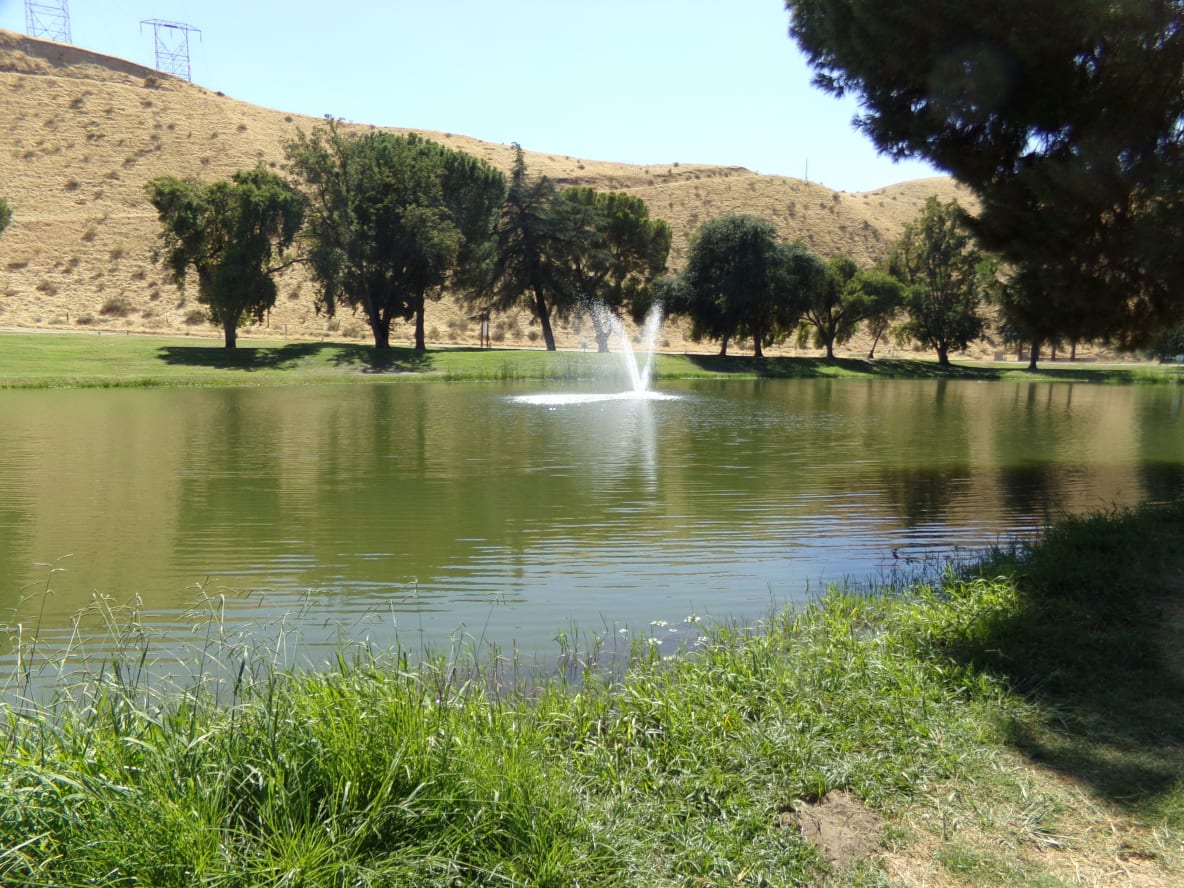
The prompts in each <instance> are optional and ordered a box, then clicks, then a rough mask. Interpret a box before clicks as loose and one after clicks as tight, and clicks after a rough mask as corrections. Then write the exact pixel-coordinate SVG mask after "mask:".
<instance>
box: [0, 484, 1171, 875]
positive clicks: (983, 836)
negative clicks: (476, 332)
mask: <svg viewBox="0 0 1184 888" xmlns="http://www.w3.org/2000/svg"><path fill="white" fill-rule="evenodd" d="M1182 589H1184V504H1177V505H1176V506H1172V507H1165V508H1158V509H1152V508H1148V509H1143V510H1140V511H1138V512H1135V513H1130V514H1127V513H1123V514H1115V515H1108V516H1096V517H1091V518H1087V519H1077V520H1072V521H1069V522H1067V523H1066V524H1064V525H1061V526H1059V527H1058V528H1056V529H1054V530H1053V531H1052V532H1051V533H1050V534H1049V536H1048V538H1047V539H1046V540H1045V541H1044V542H1043V543H1041V544H1040V545H1039V546H1038V547H1036V548H1035V549H1034V550H1032V551H1030V552H1025V553H1019V554H1016V553H1000V554H999V555H998V556H997V557H995V558H994V559H993V560H991V561H990V562H988V563H987V564H984V565H982V566H981V567H980V568H979V569H977V570H976V571H974V572H971V573H966V572H963V573H959V574H955V573H952V572H951V573H950V574H949V575H947V576H946V578H945V579H944V580H943V581H942V582H941V583H938V584H934V585H931V586H922V587H917V588H913V589H909V590H885V594H882V595H875V596H854V595H849V594H844V593H842V592H840V591H834V590H832V591H831V592H829V593H828V594H827V595H826V596H824V597H823V598H821V599H820V600H818V601H816V602H815V603H813V604H812V605H810V606H808V607H804V608H802V609H800V610H798V611H796V612H788V611H787V612H783V613H778V614H775V615H772V616H770V617H769V619H768V620H766V621H764V622H762V623H760V624H758V625H754V626H719V627H713V628H711V629H709V630H704V635H703V637H702V638H701V640H700V642H699V643H698V644H696V645H694V646H693V650H690V651H686V652H684V653H681V654H678V655H674V656H669V655H667V656H663V655H661V653H660V652H661V651H662V647H660V646H658V645H654V644H652V643H650V642H649V640H648V639H646V638H641V637H638V638H633V639H632V640H631V643H630V645H629V657H630V666H629V668H628V670H627V671H626V672H625V673H624V675H623V677H622V676H621V675H620V674H619V673H617V672H613V671H611V670H609V671H606V670H604V669H602V668H601V666H602V665H603V662H602V661H603V659H604V655H605V654H606V652H607V651H608V650H609V649H610V648H611V646H612V645H613V643H614V640H615V639H614V638H594V639H591V640H585V641H584V642H583V643H582V645H580V646H579V647H578V648H577V647H576V646H575V645H574V644H573V643H572V642H568V641H566V638H567V637H566V636H561V639H562V640H563V642H564V643H563V645H562V653H563V654H564V657H565V658H566V661H567V665H568V667H569V669H568V670H565V672H564V673H563V674H562V675H559V676H557V677H555V678H553V679H547V678H546V677H545V676H542V677H539V676H535V677H532V678H529V679H528V678H523V677H521V676H520V675H519V673H518V670H517V666H518V664H517V663H515V662H514V661H513V660H512V659H511V660H510V661H509V662H507V661H506V660H505V659H504V658H500V657H498V656H497V652H491V654H490V656H489V657H486V658H483V659H482V658H478V659H470V660H464V659H461V658H458V657H457V656H454V655H445V654H439V655H434V656H430V657H428V658H427V659H426V660H425V661H423V662H420V661H418V660H413V659H412V658H410V657H408V655H407V654H406V653H405V652H399V651H395V652H391V653H390V654H376V653H370V652H363V653H360V654H358V655H356V656H353V655H345V654H343V655H341V656H340V657H339V659H338V662H337V665H336V668H335V669H334V670H333V671H331V672H328V673H316V674H314V673H307V672H298V671H282V670H277V669H275V668H274V667H273V666H271V665H270V662H271V661H270V659H269V658H268V656H267V652H266V651H259V650H253V649H250V648H242V647H225V648H223V647H221V646H220V645H218V644H216V643H211V645H210V647H209V649H208V650H207V651H206V652H205V654H206V656H207V657H208V658H209V661H210V662H214V661H215V660H217V661H219V662H220V663H221V666H220V668H219V669H217V670H212V669H207V668H206V667H204V666H203V667H202V668H201V671H202V675H200V676H199V677H198V678H196V679H194V680H193V682H192V683H191V684H190V685H189V686H188V687H182V688H180V689H173V690H164V689H161V688H157V687H156V686H155V685H154V684H153V683H152V682H151V681H150V680H148V679H147V678H145V677H144V676H145V675H146V674H147V673H146V672H144V671H143V670H142V668H141V667H142V665H143V660H144V657H145V652H144V650H142V649H141V648H139V647H138V646H137V643H135V642H134V639H135V633H130V634H128V635H127V637H128V638H130V639H132V640H133V643H132V644H131V645H130V646H129V647H128V648H127V650H126V652H125V654H124V655H122V656H120V657H116V658H115V659H114V660H113V661H109V662H108V663H106V664H105V665H104V667H103V670H102V672H101V674H98V675H93V676H92V677H91V678H90V679H89V680H88V681H86V682H84V683H80V684H77V685H75V686H74V687H73V688H71V689H70V690H69V693H68V694H66V695H64V696H61V697H59V698H58V699H57V700H56V701H53V702H48V703H43V704H40V705H34V704H32V703H29V702H27V701H22V700H20V699H16V698H14V699H11V700H10V701H9V704H8V705H7V707H6V708H4V709H3V710H2V712H0V716H2V717H3V718H4V720H5V721H6V732H5V737H4V745H3V752H2V756H3V763H2V767H0V849H2V850H0V883H2V884H6V885H55V886H62V885H66V886H72V885H83V884H104V885H132V884H152V885H190V884H202V885H211V886H222V885H226V886H251V885H308V886H322V885H325V886H338V885H339V886H347V885H349V886H353V885H408V886H411V885H415V886H433V885H440V886H444V885H448V886H453V885H521V886H526V885H531V886H549V885H555V886H559V885H563V886H570V885H581V886H593V885H596V886H606V885H612V886H618V885H619V886H638V885H655V886H656V885H704V886H709V885H721V886H722V885H738V884H739V885H790V884H821V883H823V882H826V883H827V884H831V885H852V884H857V885H867V886H870V885H887V884H891V883H890V882H889V880H888V877H887V875H886V872H885V870H884V869H883V865H882V864H881V863H879V862H878V861H877V860H876V859H872V860H864V861H856V862H854V863H852V864H851V865H850V866H849V867H848V866H841V867H839V868H837V869H835V868H831V867H828V866H827V865H826V864H824V863H823V861H822V860H821V858H820V857H819V855H818V853H817V852H816V851H815V850H814V849H813V848H812V847H811V846H810V845H808V844H807V843H806V842H805V841H804V840H803V839H802V838H801V837H800V836H799V835H797V834H796V833H795V832H793V831H792V830H790V829H787V828H786V827H784V826H782V825H780V820H779V817H778V815H779V814H781V813H782V812H785V811H787V810H790V809H791V808H794V807H795V806H798V805H800V804H801V801H802V800H812V799H817V798H820V797H821V796H822V795H823V794H825V793H826V792H827V791H828V790H830V789H834V788H843V789H847V790H849V791H850V792H852V793H854V794H855V795H856V796H858V797H859V798H861V799H863V800H864V801H865V802H866V803H867V804H868V805H870V806H871V807H873V808H874V809H876V810H878V811H880V812H882V813H883V814H885V815H886V816H887V817H888V818H889V821H890V823H891V824H892V830H891V838H890V840H889V841H890V844H891V845H892V850H893V853H895V854H897V855H898V856H899V855H901V854H905V855H907V853H908V850H909V848H910V845H911V844H916V846H917V847H918V848H919V849H920V850H919V851H918V857H919V859H923V860H924V862H925V865H927V866H929V867H932V868H933V871H934V872H935V873H936V877H935V879H934V880H933V881H932V882H930V883H931V884H940V885H994V884H1000V880H1002V881H1003V882H1009V883H1011V884H1021V883H1022V884H1034V885H1047V886H1057V885H1067V884H1071V882H1070V881H1069V880H1067V879H1062V877H1061V876H1059V875H1058V874H1057V873H1058V871H1057V870H1056V868H1055V867H1054V866H1053V864H1054V863H1056V858H1057V855H1058V854H1062V858H1061V862H1062V863H1064V864H1065V865H1066V866H1068V865H1069V864H1070V863H1071V864H1072V866H1076V867H1082V866H1085V864H1086V863H1087V862H1088V861H1089V860H1090V859H1098V860H1103V861H1105V862H1106V864H1107V865H1109V861H1111V860H1112V859H1114V857H1115V855H1116V854H1120V855H1128V856H1127V857H1126V858H1124V859H1137V860H1145V861H1148V865H1149V866H1154V867H1155V868H1156V869H1155V872H1154V873H1153V875H1155V874H1158V875H1159V876H1161V877H1162V880H1161V881H1159V882H1156V881H1151V882H1148V883H1147V884H1152V885H1154V884H1164V885H1168V884H1178V883H1179V882H1178V881H1175V880H1176V879H1178V878H1179V877H1180V876H1181V874H1182V870H1181V867H1184V849H1182V848H1180V847H1179V842H1178V841H1175V840H1173V839H1171V838H1170V837H1171V836H1177V837H1178V836H1179V834H1180V831H1181V830H1184V804H1182V801H1184V755H1182V754H1181V753H1182V750H1184V704H1182V703H1181V701H1182V700H1184V694H1182V693H1181V691H1182V690H1184V688H1182V686H1181V682H1182V680H1184V670H1182V669H1181V666H1182V665H1184V662H1182V656H1181V653H1180V651H1181V650H1182V647H1181V642H1182V641H1184V622H1182V620H1181V616H1182V615H1184V609H1182V607H1181V595H1182V594H1184V593H1182ZM689 625H690V626H691V627H692V628H695V627H696V624H689ZM654 631H657V632H660V631H663V630H661V629H660V628H657V629H655V630H654ZM573 674H574V675H576V676H579V677H581V678H582V680H578V681H576V680H571V679H570V678H567V677H565V676H570V675H573ZM17 680H18V686H19V676H17ZM1017 760H1019V761H1021V762H1022V761H1026V762H1028V764H1027V765H1020V766H1016V765H1014V764H1013V763H1014V762H1015V761H1017ZM1034 763H1035V764H1039V765H1040V766H1042V769H1043V770H1041V771H1040V772H1039V773H1038V772H1036V771H1029V770H1027V769H1030V768H1032V767H1035V764H1034ZM1050 769H1051V772H1052V773H1055V774H1056V775H1058V777H1057V780H1056V781H1049V780H1048V779H1045V778H1040V777H1039V774H1040V773H1047V772H1049V770H1050ZM1042 779H1043V782H1040V780H1042ZM1050 784H1051V785H1052V788H1049V786H1050ZM1066 787H1070V788H1072V791H1073V792H1074V793H1078V794H1079V795H1076V796H1070V795H1068V794H1066V793H1068V789H1066ZM1081 800H1086V801H1087V802H1088V804H1083V802H1082V801H1081ZM1089 806H1096V808H1097V809H1098V810H1099V811H1102V812H1103V814H1102V815H1101V816H1103V817H1104V819H1105V822H1106V823H1107V824H1108V828H1107V829H1102V830H1099V831H1098V832H1097V834H1096V835H1095V836H1094V837H1093V838H1084V837H1083V838H1074V839H1073V840H1072V841H1070V840H1069V839H1066V838H1064V836H1065V834H1066V833H1068V832H1071V831H1073V830H1074V829H1075V827H1074V825H1073V823H1074V818H1075V817H1083V816H1085V814H1084V812H1083V810H1082V809H1084V808H1086V807H1089ZM938 815H940V817H938ZM926 818H930V819H929V820H926ZM938 820H940V825H930V826H923V825H922V826H917V824H924V823H931V824H937V823H938ZM1120 820H1121V822H1122V824H1123V826H1122V829H1121V830H1120V829H1119V828H1118V827H1117V825H1116V824H1117V823H1118V822H1119V821H1120ZM1077 832H1079V833H1081V835H1082V836H1085V834H1086V832H1088V831H1086V830H1078V831H1077ZM1119 835H1121V837H1122V842H1123V845H1122V846H1121V849H1120V848H1118V847H1117V846H1116V845H1114V842H1116V841H1117V838H1115V837H1117V836H1119ZM926 842H929V843H930V844H928V845H927V844H926ZM1034 843H1037V844H1040V845H1041V847H1043V848H1045V850H1044V851H1042V852H1041V853H1040V855H1038V856H1035V857H1034V856H1033V855H1032V854H1031V853H1027V851H1029V850H1030V848H1031V846H1032V845H1033V844H1034ZM934 846H936V847H934ZM1058 849H1061V850H1058ZM1026 853H1027V856H1025V854H1026ZM1064 853H1067V854H1068V856H1067V857H1065V856H1063V854H1064ZM1135 855H1142V856H1141V857H1139V856H1135ZM1144 875H1147V873H1146V872H1144ZM828 880H829V881H828Z"/></svg>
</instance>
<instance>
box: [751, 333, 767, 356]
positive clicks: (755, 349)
mask: <svg viewBox="0 0 1184 888" xmlns="http://www.w3.org/2000/svg"><path fill="white" fill-rule="evenodd" d="M752 356H753V357H754V358H763V357H764V356H765V353H764V352H763V351H762V350H761V338H760V337H759V336H754V337H752Z"/></svg>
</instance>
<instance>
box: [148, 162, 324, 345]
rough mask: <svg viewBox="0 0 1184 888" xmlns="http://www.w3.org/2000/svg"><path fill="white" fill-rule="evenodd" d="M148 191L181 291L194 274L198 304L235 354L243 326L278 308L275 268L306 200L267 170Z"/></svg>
mask: <svg viewBox="0 0 1184 888" xmlns="http://www.w3.org/2000/svg"><path fill="white" fill-rule="evenodd" d="M146 190H147V192H148V199H149V200H150V201H151V203H152V205H153V206H154V207H155V208H156V211H157V214H158V215H159V218H160V224H161V242H162V246H163V256H162V259H163V261H164V262H165V263H166V264H167V265H168V267H169V270H170V271H171V272H172V276H173V280H174V282H175V283H176V284H177V286H178V287H182V286H183V285H184V283H185V279H186V277H187V275H188V272H189V270H190V269H192V270H193V271H194V273H196V275H197V283H198V301H200V302H201V303H202V304H203V305H204V306H205V307H206V311H207V312H208V314H209V317H210V320H211V321H213V322H214V323H215V324H218V325H220V326H221V327H222V332H223V335H224V338H225V343H226V347H227V348H234V347H235V344H236V340H237V330H238V328H239V326H241V325H242V324H244V323H246V322H247V321H248V320H254V321H256V322H258V321H261V320H263V317H264V315H265V314H266V312H267V310H268V309H270V308H271V307H272V306H273V305H275V297H276V286H275V281H274V280H273V278H272V275H273V273H274V272H275V271H276V270H277V269H276V267H275V266H273V264H272V263H273V261H274V260H276V259H277V258H278V257H279V256H280V255H281V254H282V253H283V251H284V250H285V249H286V248H287V247H288V246H290V245H291V243H292V240H293V239H294V238H295V237H296V234H297V232H298V231H299V230H300V225H301V222H302V220H303V217H304V200H303V198H302V197H301V196H300V194H299V193H297V192H296V191H295V190H294V189H293V188H292V187H291V186H290V185H289V184H288V183H287V182H286V181H284V180H283V179H282V178H280V177H279V176H277V175H276V174H275V173H272V172H270V171H269V170H267V169H265V168H264V167H256V168H255V169H253V170H247V171H240V172H237V173H235V174H234V175H233V176H232V177H231V178H230V179H229V180H221V181H218V182H213V183H210V184H203V183H202V182H199V181H197V180H196V179H178V178H176V177H175V176H163V177H161V178H158V179H153V180H152V181H151V182H149V183H148V184H147V186H146Z"/></svg>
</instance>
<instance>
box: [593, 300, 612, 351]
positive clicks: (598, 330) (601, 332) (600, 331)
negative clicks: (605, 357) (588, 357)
mask: <svg viewBox="0 0 1184 888" xmlns="http://www.w3.org/2000/svg"><path fill="white" fill-rule="evenodd" d="M605 310H606V311H607V309H605ZM589 314H590V315H591V316H592V331H593V336H595V338H596V350H597V351H598V352H600V353H601V354H604V353H605V352H607V351H608V340H609V337H611V336H612V335H613V332H612V330H610V329H609V328H608V327H606V326H605V325H604V322H603V321H602V320H601V319H600V316H599V314H598V313H597V312H596V311H595V310H593V311H591V312H589Z"/></svg>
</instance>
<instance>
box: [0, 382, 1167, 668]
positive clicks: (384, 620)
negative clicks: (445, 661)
mask: <svg viewBox="0 0 1184 888" xmlns="http://www.w3.org/2000/svg"><path fill="white" fill-rule="evenodd" d="M660 388H661V389H662V392H661V394H662V395H663V396H664V397H662V398H644V399H639V398H624V397H618V396H614V395H612V393H605V392H597V391H594V390H590V389H582V390H573V389H565V390H564V391H562V392H548V391H546V390H545V389H544V387H542V386H540V385H537V384H535V385H518V386H504V385H500V384H441V383H432V384H374V385H348V386H325V387H299V388H262V389H246V388H243V389H234V388H232V389H195V390H179V389H157V390H115V391H11V392H0V418H2V419H0V619H5V618H6V619H8V621H9V622H10V623H13V624H17V623H19V624H20V625H21V626H22V627H23V631H25V632H28V631H29V629H30V628H31V627H33V626H36V627H38V628H39V630H40V631H41V633H42V634H43V635H45V636H46V637H47V638H48V637H52V638H53V639H54V640H55V643H61V642H62V641H63V640H64V639H66V638H67V637H69V633H70V632H71V631H73V630H72V627H71V617H72V615H73V614H75V613H76V612H78V611H79V609H81V608H84V607H86V606H87V604H88V603H89V602H90V601H91V600H92V598H93V597H94V596H95V595H96V594H97V595H101V596H106V597H108V598H110V599H111V600H113V601H115V602H128V601H137V602H139V604H140V606H141V607H142V610H143V612H144V614H145V617H144V618H145V621H146V623H147V624H148V625H150V626H151V627H152V629H153V631H154V632H156V633H159V635H160V639H159V642H160V643H161V644H164V645H166V646H167V645H168V644H177V645H182V646H183V645H184V644H185V643H186V641H187V640H192V637H193V632H194V627H195V626H199V625H200V623H201V619H200V614H195V613H193V612H191V608H192V606H193V605H194V603H195V602H196V601H199V600H202V599H206V600H208V601H212V602H213V604H211V605H207V606H211V607H218V608H224V620H225V624H226V625H228V626H230V627H232V628H235V627H239V628H243V629H245V630H246V631H259V632H264V633H266V632H274V631H276V627H277V626H289V625H291V626H298V629H294V630H293V631H294V632H298V633H299V635H300V638H301V644H302V645H303V649H304V650H305V651H307V652H309V655H310V656H312V657H314V658H315V657H316V656H319V655H320V653H319V652H320V651H321V650H322V647H321V646H323V645H332V644H336V643H340V642H341V641H342V640H343V639H346V640H356V639H359V638H365V639H370V640H371V641H373V642H374V643H375V644H377V645H380V646H383V647H385V646H388V645H390V644H392V643H393V642H394V641H395V640H398V641H399V642H400V643H403V644H414V645H418V644H420V643H425V642H426V643H429V644H440V643H447V640H448V639H449V637H450V636H452V637H457V636H468V637H471V638H482V639H487V640H491V641H496V642H497V643H499V644H501V645H503V647H508V646H510V645H512V644H517V645H518V646H519V647H520V648H521V649H523V650H524V651H534V650H545V649H548V648H551V647H553V646H554V643H553V638H554V637H555V635H556V634H557V632H558V631H560V630H563V629H565V628H568V627H571V626H580V627H583V628H584V629H585V630H589V631H595V630H602V631H616V630H617V629H619V628H627V629H628V630H638V631H646V632H655V628H654V624H660V623H662V622H666V623H669V624H670V625H671V626H672V627H673V626H675V625H678V624H680V622H681V621H682V620H683V619H684V618H685V617H686V616H687V615H689V614H691V613H694V614H697V615H699V616H701V617H703V618H710V617H717V618H726V617H736V618H749V619H750V618H754V617H757V616H759V615H760V614H762V613H763V612H765V611H766V610H767V609H768V607H769V606H770V604H771V603H779V604H784V603H788V602H792V601H796V600H801V599H802V598H803V597H805V596H807V595H809V594H811V593H813V592H817V591H818V590H819V589H820V588H821V586H822V585H823V584H824V583H827V582H842V581H848V582H857V583H863V582H867V581H875V580H877V579H879V578H883V577H886V576H890V575H892V574H893V573H900V572H907V571H909V570H913V569H919V568H920V567H922V566H924V565H925V564H926V563H931V562H932V560H933V559H935V558H938V557H944V556H946V555H950V554H959V553H962V554H965V553H966V552H969V551H974V550H977V549H979V548H981V547H983V546H988V545H992V544H994V543H997V542H999V541H1001V540H1002V541H1006V540H1009V539H1011V538H1013V537H1015V536H1017V535H1023V534H1026V533H1029V532H1031V531H1032V530H1033V529H1034V528H1037V527H1040V526H1043V525H1044V524H1046V523H1047V522H1049V521H1052V520H1055V519H1056V518H1058V517H1060V516H1062V515H1065V514H1068V513H1076V512H1082V511H1088V510H1096V509H1103V508H1110V507H1113V506H1124V505H1132V504H1135V503H1139V502H1144V501H1162V500H1167V499H1172V498H1178V497H1180V496H1181V495H1184V418H1182V398H1184V389H1182V388H1181V387H1178V386H1176V387H1168V386H1163V387H1150V386H1149V387H1115V386H1090V385H1082V384H1053V383H1031V384H1026V383H1020V384H1008V383H996V384H986V383H976V382H963V381H932V380H930V381H909V382H904V381H883V380H874V381H867V380H809V381H759V382H754V381H746V382H717V381H709V382H698V383H693V384H691V383H687V384H671V383H664V384H662V385H661V386H660ZM588 395H595V396H597V397H586V396H588ZM66 556H68V557H66ZM47 565H53V566H54V567H55V568H61V569H62V570H60V571H58V572H54V573H52V574H51V573H50V568H49V567H47ZM46 588H49V589H52V595H50V596H48V597H47V596H45V595H44V594H42V593H43V591H44V589H46ZM4 615H7V616H6V617H5V616H4ZM91 623H93V621H91ZM91 628H93V626H91V625H90V624H88V628H87V629H86V631H91Z"/></svg>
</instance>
